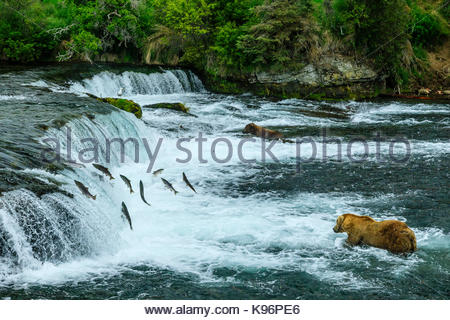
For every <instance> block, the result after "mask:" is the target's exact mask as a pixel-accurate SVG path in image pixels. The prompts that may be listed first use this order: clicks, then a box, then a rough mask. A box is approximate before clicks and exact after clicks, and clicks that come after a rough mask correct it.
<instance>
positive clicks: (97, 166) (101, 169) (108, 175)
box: [93, 163, 114, 180]
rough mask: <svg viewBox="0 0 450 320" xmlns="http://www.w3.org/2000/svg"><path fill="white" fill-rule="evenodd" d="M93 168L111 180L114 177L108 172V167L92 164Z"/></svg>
mask: <svg viewBox="0 0 450 320" xmlns="http://www.w3.org/2000/svg"><path fill="white" fill-rule="evenodd" d="M93 166H94V168H95V169H97V170H98V171H100V172H102V173H103V174H104V175H105V176H107V177H109V180H113V179H114V177H113V176H112V174H111V172H109V170H108V168H106V167H104V166H102V165H99V164H95V163H94V164H93Z"/></svg>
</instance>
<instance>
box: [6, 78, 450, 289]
mask: <svg viewBox="0 0 450 320" xmlns="http://www.w3.org/2000/svg"><path fill="white" fill-rule="evenodd" d="M120 88H124V93H123V97H125V98H129V99H133V100H134V101H137V102H138V103H140V104H141V105H145V104H151V103H155V102H160V101H181V102H190V101H192V100H190V99H191V98H189V97H186V95H185V93H189V92H191V93H193V94H198V93H199V92H201V91H203V90H204V89H203V86H202V85H201V82H200V81H199V80H198V78H196V77H195V75H193V74H192V73H190V72H184V71H165V72H164V73H154V74H149V75H147V74H142V73H135V72H124V73H122V74H120V75H116V74H113V73H111V72H102V73H100V74H98V75H96V76H94V77H93V78H91V79H86V80H83V81H82V82H77V83H72V84H71V86H70V89H69V90H70V91H71V92H74V93H86V92H88V93H92V94H95V95H97V96H102V97H111V96H117V92H118V91H119V90H120ZM166 94H170V96H164V97H161V95H166ZM195 98H196V99H199V100H201V99H202V97H201V95H200V94H198V96H197V97H195ZM224 99H225V98H224ZM193 105H194V104H193ZM224 105H226V106H227V107H233V108H236V109H239V108H242V105H241V104H240V103H239V102H236V101H231V102H230V101H227V102H226V103H224ZM195 107H198V108H203V109H202V110H201V118H200V117H199V119H197V118H193V117H188V116H186V115H183V114H174V113H170V112H169V113H165V112H166V111H167V110H157V111H154V112H155V113H150V112H148V111H145V110H144V117H143V119H144V120H145V121H146V123H149V125H148V126H147V125H146V124H145V123H144V122H143V121H140V120H137V119H136V118H135V117H134V116H133V115H131V114H128V113H125V112H122V111H113V112H112V113H111V114H109V115H96V117H95V119H92V120H90V119H88V118H85V117H84V118H81V119H75V120H72V121H71V122H70V123H68V124H67V125H66V126H64V127H63V128H61V129H60V130H56V129H54V130H49V132H48V134H47V137H46V138H56V139H57V140H58V141H60V142H61V145H62V153H63V154H67V153H68V150H67V147H68V146H67V145H66V133H67V129H68V128H70V129H71V131H72V156H73V157H75V155H77V154H78V153H79V152H80V151H82V150H83V149H85V148H87V147H90V146H89V144H86V143H83V142H82V139H86V138H96V139H98V141H99V143H100V145H99V146H100V150H101V151H100V153H99V160H98V162H99V163H101V164H104V165H105V166H107V167H109V168H110V171H111V173H112V175H113V176H114V177H115V180H109V179H108V178H106V177H104V176H103V175H102V174H101V173H100V172H98V171H97V170H95V169H94V168H93V167H92V165H90V164H87V165H86V166H85V167H84V168H74V170H73V171H71V170H65V171H64V172H63V173H61V174H59V175H58V176H56V177H54V176H52V175H50V174H47V173H43V172H40V171H39V173H40V174H42V175H48V176H51V177H53V178H56V179H57V180H59V181H61V182H63V183H65V185H63V186H62V188H63V189H64V190H66V191H68V192H70V193H72V194H74V198H73V199H68V198H67V197H65V196H63V195H59V194H51V195H46V196H43V197H42V199H39V198H38V197H36V196H35V195H33V194H31V193H30V192H29V191H26V190H17V191H14V192H10V193H8V194H7V195H5V196H4V197H3V198H0V224H1V225H3V226H8V227H7V228H5V229H4V231H5V234H6V235H7V237H8V239H6V241H5V242H6V243H8V245H9V247H8V250H10V251H11V252H10V254H9V255H3V258H2V260H1V261H0V273H2V272H3V273H5V274H6V273H8V274H11V275H10V276H8V277H6V276H5V277H3V279H9V280H10V281H23V282H43V283H52V282H61V281H67V280H71V279H77V280H78V279H80V278H83V277H87V276H88V275H89V274H92V273H102V272H107V273H109V272H115V271H117V270H120V269H121V268H124V266H126V265H133V264H138V263H145V264H150V265H152V266H156V267H161V268H169V269H172V270H175V271H179V272H190V273H193V274H196V275H198V276H199V278H200V279H207V280H211V279H213V278H214V276H213V274H212V273H213V269H214V268H215V267H230V268H237V269H242V268H244V269H245V268H247V269H257V268H264V267H266V268H275V269H277V268H279V269H284V270H292V269H295V270H297V269H301V270H302V271H304V272H307V273H309V274H312V275H314V276H316V277H317V278H319V279H321V280H324V281H330V282H335V283H341V282H343V283H346V285H347V286H349V287H350V286H354V287H360V286H365V287H366V288H367V287H371V286H372V287H376V286H377V284H376V283H375V282H373V283H372V282H371V281H370V280H365V279H361V278H360V277H358V276H357V275H355V274H353V273H352V272H351V271H343V270H344V269H345V268H340V266H341V265H343V264H345V263H353V262H354V261H355V260H358V258H359V257H360V256H362V255H363V256H365V257H367V256H371V257H373V259H375V260H377V261H385V262H389V263H392V262H393V261H394V262H395V263H392V267H391V268H390V269H387V270H385V272H391V273H393V274H396V273H397V272H398V270H399V269H401V268H404V269H408V268H411V267H413V266H415V265H417V264H418V263H419V262H420V258H419V257H417V256H415V257H412V258H411V259H408V260H406V259H402V258H401V257H392V256H391V255H389V254H388V253H386V252H384V251H381V250H376V249H370V248H369V249H367V248H361V249H360V248H357V249H354V250H351V251H350V250H347V249H345V248H343V247H342V243H343V241H344V237H340V238H336V236H335V235H334V234H333V233H331V231H330V230H331V229H332V227H333V225H334V221H335V218H336V216H337V215H338V213H341V212H354V211H355V208H358V206H359V203H360V201H361V199H362V197H363V196H361V195H359V194H351V193H350V194H347V195H345V196H344V195H342V194H333V193H323V194H320V193H300V194H296V195H295V197H289V198H288V199H287V200H286V201H281V200H280V199H275V200H274V199H271V196H270V193H268V194H266V195H265V196H264V197H263V196H261V195H258V194H256V195H246V196H241V195H240V194H239V191H237V190H236V194H234V195H233V196H223V195H222V194H220V193H216V192H214V191H215V190H214V187H211V184H208V183H207V181H208V180H209V179H211V177H214V178H215V179H214V181H217V182H216V183H218V184H219V183H220V184H222V183H223V184H230V185H232V183H233V181H236V180H237V179H242V178H246V177H247V175H248V174H249V172H253V171H254V173H255V174H264V170H265V169H261V168H260V167H259V168H254V167H252V166H246V165H244V164H241V163H240V160H239V158H238V156H237V154H236V152H234V153H233V156H232V159H231V160H230V162H229V163H227V164H225V165H224V164H218V163H215V162H214V161H212V159H211V153H209V152H205V158H206V160H208V163H205V164H199V162H198V161H197V158H196V157H195V156H194V158H193V160H192V161H190V162H189V163H186V164H180V163H177V161H176V158H184V157H185V154H183V153H181V152H180V151H179V150H177V149H176V139H177V138H179V137H182V136H183V137H184V135H186V136H188V137H195V136H196V135H197V133H198V130H199V129H198V127H197V126H200V125H202V126H204V127H205V128H209V127H208V125H210V126H213V127H214V126H216V127H214V128H216V129H217V128H219V129H220V130H217V131H218V132H219V133H216V134H213V137H214V138H216V137H220V136H227V137H229V138H230V140H231V141H232V144H233V146H237V144H238V142H239V136H237V135H236V134H234V133H229V132H233V130H236V129H237V128H242V126H243V124H245V123H247V122H248V119H246V118H238V117H232V116H231V114H228V113H227V111H225V110H226V109H224V108H223V107H222V105H221V102H220V101H219V102H214V103H209V104H206V105H202V106H200V105H195ZM277 108H278V106H277ZM269 109H270V108H269ZM194 112H195V111H194ZM270 112H272V111H270ZM282 112H283V111H279V110H277V112H276V113H274V112H272V113H273V114H274V116H272V117H268V118H267V119H264V121H265V122H264V121H260V123H262V124H265V125H267V124H269V123H271V122H274V123H275V122H277V123H279V122H280V121H279V119H277V116H280V114H281V113H282ZM220 113H222V114H220ZM248 113H249V114H250V116H249V117H253V118H256V119H258V117H259V116H260V115H259V114H260V113H261V111H260V110H256V111H248ZM272 113H271V114H272ZM218 114H220V115H219V116H218ZM280 117H281V116H280ZM290 121H294V122H295V123H297V124H298V123H300V122H302V121H313V120H311V118H308V119H306V120H305V117H303V116H300V115H299V116H298V118H294V120H290ZM319 121H328V120H319ZM180 123H182V124H183V127H184V128H188V129H187V130H188V131H187V132H186V133H179V132H178V131H176V133H170V132H169V133H168V134H162V133H161V132H162V129H166V128H171V127H172V128H173V127H174V126H176V128H178V127H179V124H180ZM211 131H214V130H211ZM227 133H229V134H227ZM160 136H164V140H163V143H162V146H161V150H160V151H159V153H158V157H157V159H156V162H155V164H154V167H153V168H152V170H156V169H159V168H164V172H163V175H162V177H164V178H165V179H167V180H169V181H170V182H172V183H173V185H174V187H175V189H177V190H178V191H179V194H177V195H176V196H175V195H174V194H173V193H171V192H170V191H168V190H167V189H165V187H164V186H163V184H162V182H161V180H160V178H159V177H154V176H153V175H151V174H149V173H146V171H147V169H148V165H149V158H148V156H147V153H146V150H145V148H144V144H143V143H142V139H143V138H146V139H147V140H148V143H149V145H150V148H151V150H154V149H155V147H156V144H157V141H158V138H160ZM105 138H109V139H112V138H122V139H128V138H134V139H136V140H137V141H138V142H139V154H140V159H139V162H138V163H135V161H134V156H135V152H134V151H135V150H134V148H131V147H129V146H128V145H127V148H126V149H125V162H124V163H121V159H120V156H119V155H120V149H119V146H118V145H117V144H113V145H112V146H113V149H112V152H111V155H112V157H111V162H110V163H106V156H105V148H104V139H105ZM259 143H260V142H257V143H254V144H248V145H247V147H246V149H245V152H244V153H245V157H246V158H255V159H260V156H261V148H260V144H259ZM185 146H186V147H188V148H190V149H191V150H193V153H194V155H195V152H196V150H197V149H196V143H194V141H191V142H189V143H186V144H185ZM370 147H371V148H373V147H374V146H373V145H372V144H370ZM345 148H346V146H345V145H344V146H343V149H344V150H345ZM204 150H207V151H208V150H211V140H209V141H208V142H206V143H205V146H204ZM226 150H227V149H226V147H225V146H224V145H223V144H219V145H217V148H216V150H215V152H216V155H217V157H219V158H224V155H225V154H226ZM321 150H322V146H321V145H320V144H318V146H317V151H318V153H319V156H320V152H321ZM388 151H389V146H388V145H383V146H382V153H383V154H387V153H388ZM273 152H274V153H275V154H276V155H277V157H278V158H279V160H280V161H283V162H284V163H287V164H292V163H294V162H295V146H294V145H289V144H277V145H276V146H275V147H274V148H273ZM363 153H364V148H363V147H362V146H355V149H354V154H355V155H358V154H363ZM310 154H311V150H309V149H308V147H306V149H305V154H304V156H305V157H306V158H308V157H309V156H310ZM335 155H336V146H334V147H333V146H331V149H330V150H329V152H328V156H331V157H333V156H335ZM85 156H86V157H88V158H89V157H90V156H92V154H90V153H85ZM373 158H374V157H372V156H371V157H369V161H374V159H373ZM74 160H76V161H77V162H79V159H76V158H75V159H74ZM237 164H238V165H237ZM182 172H185V173H186V174H187V176H188V177H189V179H190V180H191V182H192V183H193V184H194V185H195V187H196V188H197V191H198V194H194V193H193V192H192V191H191V190H190V189H188V188H187V187H186V186H185V185H184V183H183V182H182V180H181V175H182ZM261 172H262V173H261ZM120 174H122V175H125V176H126V177H128V178H129V179H130V180H131V181H132V184H133V188H134V191H135V193H134V194H130V193H129V191H128V190H127V187H126V186H125V184H124V183H123V181H122V180H121V179H120V177H119V175H120ZM293 174H294V173H293ZM73 180H79V181H81V182H83V183H84V184H85V185H86V186H87V187H88V188H89V190H90V192H91V193H92V194H94V195H96V196H97V200H96V201H93V200H91V199H88V198H86V197H85V196H83V195H82V194H81V193H80V192H79V190H78V189H77V188H76V186H75V185H74V184H73ZM140 180H142V181H143V183H144V187H145V196H146V199H147V200H148V201H149V202H150V203H151V205H152V206H151V207H148V206H147V205H145V204H144V203H143V202H142V201H141V199H140V196H139V181H140ZM389 196H390V195H384V196H380V197H378V198H377V199H374V201H381V202H382V201H383V197H389ZM122 201H123V202H125V203H126V205H127V207H128V210H129V212H130V215H131V217H132V221H133V231H131V230H130V229H129V227H128V225H127V222H126V221H124V220H123V219H122V218H121V202H122ZM17 212H21V215H22V217H23V218H22V220H21V219H20V216H21V215H18V214H17ZM368 213H369V214H370V212H368ZM398 218H399V219H402V217H401V216H399V217H398ZM36 226H38V227H36ZM33 230H34V231H33ZM33 232H34V233H33ZM416 233H417V235H418V238H419V239H421V240H422V239H425V238H426V237H427V236H429V235H430V233H432V234H433V236H432V237H433V239H434V240H433V241H437V242H438V243H442V242H445V241H447V238H448V236H447V235H444V234H442V232H440V230H431V231H430V230H426V232H425V231H421V230H416ZM27 234H28V235H30V234H32V236H31V237H28V238H27ZM29 239H33V243H30V241H29ZM422 245H426V242H424V243H423V244H422ZM33 246H34V247H33ZM274 247H275V248H282V249H283V250H284V251H283V255H276V256H275V255H273V254H272V253H270V250H269V249H270V248H274ZM305 257H306V258H305ZM336 264H340V265H337V266H336ZM5 281H6V280H5ZM230 281H232V280H230Z"/></svg>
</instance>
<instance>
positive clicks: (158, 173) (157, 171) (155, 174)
mask: <svg viewBox="0 0 450 320" xmlns="http://www.w3.org/2000/svg"><path fill="white" fill-rule="evenodd" d="M163 171H164V169H158V170H155V171H153V175H154V176H155V177H157V176H158V175H160V174H161V173H162V172H163Z"/></svg>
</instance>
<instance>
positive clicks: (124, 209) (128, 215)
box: [122, 202, 133, 230]
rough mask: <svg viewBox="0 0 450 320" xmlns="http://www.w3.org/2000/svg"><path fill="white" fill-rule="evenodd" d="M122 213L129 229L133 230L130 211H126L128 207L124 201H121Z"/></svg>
mask: <svg viewBox="0 0 450 320" xmlns="http://www.w3.org/2000/svg"><path fill="white" fill-rule="evenodd" d="M122 213H123V215H124V216H125V218H126V219H127V220H128V223H129V224H130V229H131V230H133V225H132V224H131V217H130V213H129V212H128V208H127V206H126V204H125V202H122Z"/></svg>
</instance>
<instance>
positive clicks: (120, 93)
mask: <svg viewBox="0 0 450 320" xmlns="http://www.w3.org/2000/svg"><path fill="white" fill-rule="evenodd" d="M117 95H118V96H119V97H120V96H122V95H123V87H120V89H119V92H117Z"/></svg>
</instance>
